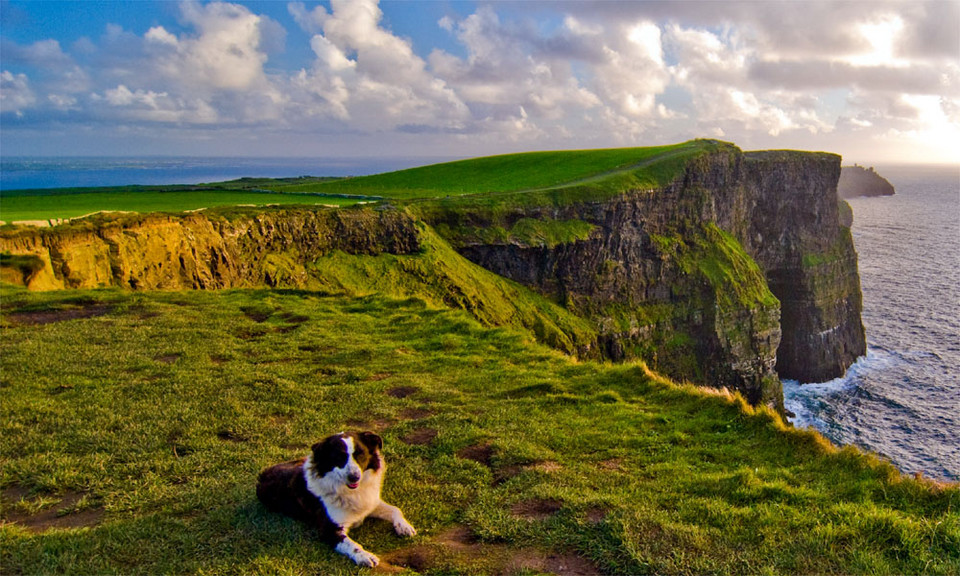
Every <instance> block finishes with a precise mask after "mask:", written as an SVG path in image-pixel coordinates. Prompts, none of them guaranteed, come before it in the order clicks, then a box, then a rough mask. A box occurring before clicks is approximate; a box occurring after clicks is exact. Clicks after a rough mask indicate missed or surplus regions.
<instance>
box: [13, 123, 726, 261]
mask: <svg viewBox="0 0 960 576" xmlns="http://www.w3.org/2000/svg"><path fill="white" fill-rule="evenodd" d="M731 147H732V145H730V144H725V143H722V142H717V141H713V140H693V141H690V142H685V143H682V144H674V145H669V146H653V147H645V148H612V149H602V150H563V151H551V152H527V153H521V154H505V155H500V156H488V157H483V158H473V159H469V160H461V161H457V162H447V163H443V164H434V165H430V166H422V167H419V168H411V169H408V170H400V171H397V172H389V173H385V174H376V175H373V176H362V177H356V178H342V179H336V178H313V177H304V178H284V179H264V178H256V179H253V178H244V179H240V180H232V181H229V182H222V183H214V184H201V185H195V186H194V185H191V186H125V187H113V188H72V189H57V190H13V191H5V192H3V194H2V198H0V220H2V221H4V222H8V223H9V222H20V221H47V220H54V221H56V220H59V219H67V218H76V217H79V216H84V215H87V214H91V213H94V212H99V211H130V212H139V213H146V212H182V211H186V210H197V209H200V208H212V207H217V206H230V205H237V204H254V205H266V204H328V205H338V206H344V205H351V204H355V203H357V202H361V201H378V200H380V199H383V198H387V199H390V200H399V201H414V200H416V201H421V202H422V201H424V200H427V201H430V202H434V203H436V202H440V203H439V204H428V205H425V206H422V207H421V208H420V210H421V211H423V212H424V213H431V212H437V211H444V210H447V209H449V208H450V206H448V205H446V204H444V203H443V202H444V201H445V200H447V199H450V198H454V199H456V198H458V197H460V196H466V197H467V199H466V201H465V202H458V203H457V205H456V206H455V207H454V208H455V209H456V210H463V209H477V208H483V209H490V207H491V206H497V207H499V209H500V210H505V209H509V208H510V207H515V206H529V205H531V204H536V205H554V204H564V203H570V202H575V201H580V200H584V199H597V198H599V197H605V196H608V195H611V194H619V193H623V192H625V191H628V190H636V189H648V188H656V187H658V186H662V185H665V184H667V183H669V182H670V181H671V180H672V179H673V178H675V177H676V176H677V175H678V174H680V173H681V172H682V169H683V167H684V166H685V165H686V163H687V162H688V161H689V160H690V159H691V158H694V157H696V156H698V155H700V154H703V153H706V152H709V151H713V150H718V149H723V148H731ZM305 194H307V195H305ZM547 241H548V242H549V239H548V240H547Z"/></svg>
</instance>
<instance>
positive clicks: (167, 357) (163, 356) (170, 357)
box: [153, 354, 182, 364]
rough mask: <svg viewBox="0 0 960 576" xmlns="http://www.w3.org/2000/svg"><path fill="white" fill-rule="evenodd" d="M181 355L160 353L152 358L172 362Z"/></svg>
mask: <svg viewBox="0 0 960 576" xmlns="http://www.w3.org/2000/svg"><path fill="white" fill-rule="evenodd" d="M181 356H182V354H161V355H160V356H154V357H153V359H154V360H156V361H157V362H161V363H163V364H173V363H174V362H176V361H177V360H179V359H180V357H181Z"/></svg>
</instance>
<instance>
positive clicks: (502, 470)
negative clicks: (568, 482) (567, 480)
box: [493, 460, 563, 486]
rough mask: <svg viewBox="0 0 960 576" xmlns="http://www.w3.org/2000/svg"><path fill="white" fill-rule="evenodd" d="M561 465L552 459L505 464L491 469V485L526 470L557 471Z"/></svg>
mask: <svg viewBox="0 0 960 576" xmlns="http://www.w3.org/2000/svg"><path fill="white" fill-rule="evenodd" d="M562 468H563V467H562V466H560V464H559V463H557V462H554V461H553V460H544V461H542V462H533V463H530V464H510V465H507V466H500V467H499V468H496V469H495V470H494V471H493V485H494V486H499V485H501V484H503V483H504V482H506V481H507V480H510V479H511V478H514V477H516V476H519V475H520V473H522V472H524V471H526V470H536V471H538V472H547V473H550V472H557V471H559V470H561V469H562Z"/></svg>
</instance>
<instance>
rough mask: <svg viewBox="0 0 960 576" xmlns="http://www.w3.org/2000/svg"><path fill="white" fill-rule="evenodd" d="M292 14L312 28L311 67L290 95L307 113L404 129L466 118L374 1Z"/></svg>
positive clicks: (450, 125)
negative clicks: (389, 25)
mask: <svg viewBox="0 0 960 576" xmlns="http://www.w3.org/2000/svg"><path fill="white" fill-rule="evenodd" d="M290 11H291V13H293V14H294V16H295V18H296V19H297V22H298V23H300V25H301V26H303V27H304V29H305V30H307V31H311V32H317V33H315V34H314V36H313V37H312V38H311V41H310V45H311V47H312V49H313V51H314V53H315V54H316V56H317V59H316V61H315V63H314V66H313V67H312V69H311V70H309V71H306V70H304V71H302V72H301V73H299V74H298V75H297V77H296V78H295V81H294V82H293V84H292V85H293V86H294V87H296V88H298V89H299V90H300V93H299V94H295V95H294V96H293V98H294V99H295V100H296V101H297V102H298V103H300V104H302V105H303V108H301V110H300V112H301V113H303V114H305V115H307V116H320V117H322V116H324V115H328V114H332V115H333V116H334V117H335V118H338V119H340V120H350V122H351V126H352V127H353V128H355V129H357V128H359V129H362V130H376V131H380V130H386V129H395V128H398V127H402V126H433V127H436V128H441V129H458V128H460V127H462V125H463V122H464V121H465V120H466V119H467V118H468V116H469V113H468V110H467V107H466V105H465V104H464V103H463V102H462V101H461V100H460V98H458V96H457V95H456V93H455V92H454V91H453V90H451V89H450V88H449V87H448V86H447V85H446V83H445V82H444V81H442V80H440V79H439V78H437V77H436V76H434V75H433V74H431V73H430V72H429V71H428V69H427V66H426V62H424V60H423V59H422V58H420V57H419V56H417V55H416V54H415V53H414V51H413V48H412V46H411V45H410V41H409V40H406V39H403V38H400V37H398V36H395V35H394V34H392V33H391V32H390V31H388V30H386V29H384V28H383V27H382V26H381V25H380V21H381V19H382V17H383V14H382V12H381V11H380V9H379V7H378V6H377V3H376V2H374V1H369V0H357V1H343V0H334V1H333V2H332V3H331V11H330V12H329V13H328V12H327V11H326V10H325V9H324V8H323V7H322V6H320V7H317V8H315V9H314V10H313V11H311V12H306V11H305V9H304V8H303V6H302V5H300V4H291V5H290Z"/></svg>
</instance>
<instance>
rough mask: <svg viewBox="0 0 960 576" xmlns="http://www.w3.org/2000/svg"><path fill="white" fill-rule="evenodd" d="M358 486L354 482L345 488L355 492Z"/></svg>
mask: <svg viewBox="0 0 960 576" xmlns="http://www.w3.org/2000/svg"><path fill="white" fill-rule="evenodd" d="M359 485H360V483H359V482H355V483H353V484H347V488H349V489H351V490H356V488H357V486H359Z"/></svg>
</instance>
